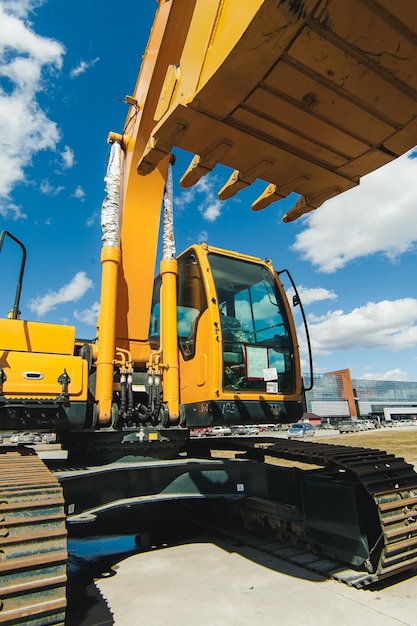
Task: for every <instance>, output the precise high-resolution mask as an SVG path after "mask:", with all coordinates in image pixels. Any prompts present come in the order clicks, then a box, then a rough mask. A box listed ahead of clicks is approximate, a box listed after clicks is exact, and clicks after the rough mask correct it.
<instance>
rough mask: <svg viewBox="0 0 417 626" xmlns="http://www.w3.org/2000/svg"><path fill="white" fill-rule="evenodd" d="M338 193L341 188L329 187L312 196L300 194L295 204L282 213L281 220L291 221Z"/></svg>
mask: <svg viewBox="0 0 417 626" xmlns="http://www.w3.org/2000/svg"><path fill="white" fill-rule="evenodd" d="M339 193H342V189H340V188H339V187H331V188H329V189H325V190H324V191H322V192H320V193H319V194H316V195H313V196H301V198H300V199H299V200H298V201H297V202H296V203H295V205H294V206H293V207H292V208H291V209H290V210H289V211H288V212H287V213H286V214H285V215H284V217H283V218H282V221H283V222H292V221H293V220H296V219H298V218H299V217H301V216H302V215H305V214H306V213H310V211H314V209H317V208H318V207H319V206H321V205H322V204H323V202H325V201H326V200H328V199H329V198H333V196H337V195H338V194H339Z"/></svg>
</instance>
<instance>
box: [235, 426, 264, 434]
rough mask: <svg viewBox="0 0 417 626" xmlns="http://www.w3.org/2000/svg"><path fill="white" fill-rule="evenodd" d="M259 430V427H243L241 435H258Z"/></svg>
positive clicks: (240, 431)
mask: <svg viewBox="0 0 417 626" xmlns="http://www.w3.org/2000/svg"><path fill="white" fill-rule="evenodd" d="M258 434H259V428H258V427H257V426H242V427H241V428H240V430H239V435H258Z"/></svg>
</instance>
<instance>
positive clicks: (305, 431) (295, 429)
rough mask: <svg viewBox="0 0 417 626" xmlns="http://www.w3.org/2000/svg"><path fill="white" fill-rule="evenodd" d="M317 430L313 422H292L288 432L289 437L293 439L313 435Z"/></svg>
mask: <svg viewBox="0 0 417 626" xmlns="http://www.w3.org/2000/svg"><path fill="white" fill-rule="evenodd" d="M315 432H316V429H315V428H314V426H313V425H312V424H309V423H308V422H297V423H296V424H292V425H291V426H290V427H289V429H288V433H287V437H288V439H293V438H295V437H312V436H313V435H314V434H315Z"/></svg>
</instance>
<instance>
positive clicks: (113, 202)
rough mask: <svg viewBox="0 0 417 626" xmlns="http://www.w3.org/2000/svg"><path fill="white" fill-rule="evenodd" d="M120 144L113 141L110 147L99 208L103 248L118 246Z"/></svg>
mask: <svg viewBox="0 0 417 626" xmlns="http://www.w3.org/2000/svg"><path fill="white" fill-rule="evenodd" d="M120 157H121V148H120V144H119V143H118V142H117V141H115V142H114V143H112V145H111V150H110V157H109V164H108V166H107V172H106V176H105V177H104V181H105V183H106V187H105V191H106V194H107V195H106V197H105V198H104V200H103V204H102V207H101V228H102V230H103V236H102V238H101V239H102V241H103V247H105V246H112V247H119V245H120V226H119V206H120Z"/></svg>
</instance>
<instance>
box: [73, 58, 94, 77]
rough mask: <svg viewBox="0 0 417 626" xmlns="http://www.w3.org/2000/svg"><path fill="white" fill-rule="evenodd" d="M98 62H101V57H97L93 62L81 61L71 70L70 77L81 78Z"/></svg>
mask: <svg viewBox="0 0 417 626" xmlns="http://www.w3.org/2000/svg"><path fill="white" fill-rule="evenodd" d="M98 61H100V59H99V57H96V58H95V59H93V60H92V61H80V63H79V65H78V66H77V67H74V68H73V69H72V70H71V72H70V77H71V78H77V77H78V76H81V74H85V72H86V71H87V70H88V69H90V67H94V65H95V64H96V63H98Z"/></svg>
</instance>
